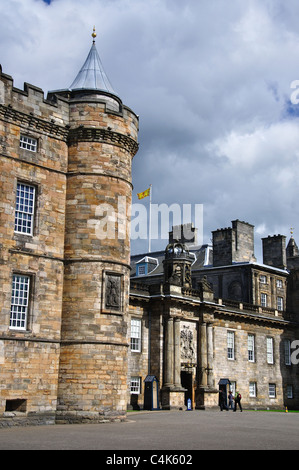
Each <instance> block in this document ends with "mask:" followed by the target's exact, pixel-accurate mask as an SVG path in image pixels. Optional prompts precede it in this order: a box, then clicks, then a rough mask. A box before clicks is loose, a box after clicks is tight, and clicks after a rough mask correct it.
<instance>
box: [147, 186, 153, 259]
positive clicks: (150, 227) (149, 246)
mask: <svg viewBox="0 0 299 470" xmlns="http://www.w3.org/2000/svg"><path fill="white" fill-rule="evenodd" d="M151 234H152V185H151V184H150V201H149V229H148V252H149V253H150V252H151Z"/></svg>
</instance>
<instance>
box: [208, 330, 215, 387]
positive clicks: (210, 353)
mask: <svg viewBox="0 0 299 470" xmlns="http://www.w3.org/2000/svg"><path fill="white" fill-rule="evenodd" d="M213 358H214V353H213V325H212V324H211V323H209V324H208V325H207V359H208V366H207V367H208V377H207V381H208V386H209V387H211V388H212V387H213V386H214V372H213Z"/></svg>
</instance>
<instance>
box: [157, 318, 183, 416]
mask: <svg viewBox="0 0 299 470" xmlns="http://www.w3.org/2000/svg"><path fill="white" fill-rule="evenodd" d="M180 342H181V331H180V319H179V318H173V317H169V318H167V320H166V331H165V355H164V361H165V362H164V380H165V382H164V386H163V388H162V408H163V409H167V410H171V409H185V408H186V406H185V391H186V390H185V389H184V388H182V385H181V353H180Z"/></svg>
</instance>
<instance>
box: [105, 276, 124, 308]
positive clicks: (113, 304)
mask: <svg viewBox="0 0 299 470" xmlns="http://www.w3.org/2000/svg"><path fill="white" fill-rule="evenodd" d="M105 308H106V309H108V310H121V277H120V276H117V275H114V274H106V277H105Z"/></svg>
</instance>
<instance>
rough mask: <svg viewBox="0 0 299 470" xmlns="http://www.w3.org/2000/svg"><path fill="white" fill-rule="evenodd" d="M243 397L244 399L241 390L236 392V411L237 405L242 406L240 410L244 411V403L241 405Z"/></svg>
mask: <svg viewBox="0 0 299 470" xmlns="http://www.w3.org/2000/svg"><path fill="white" fill-rule="evenodd" d="M241 399H242V396H241V393H239V392H236V393H235V407H234V411H237V405H239V408H240V411H241V412H242V411H243V410H242V405H241Z"/></svg>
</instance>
